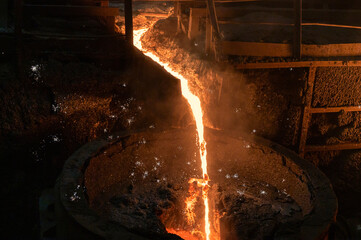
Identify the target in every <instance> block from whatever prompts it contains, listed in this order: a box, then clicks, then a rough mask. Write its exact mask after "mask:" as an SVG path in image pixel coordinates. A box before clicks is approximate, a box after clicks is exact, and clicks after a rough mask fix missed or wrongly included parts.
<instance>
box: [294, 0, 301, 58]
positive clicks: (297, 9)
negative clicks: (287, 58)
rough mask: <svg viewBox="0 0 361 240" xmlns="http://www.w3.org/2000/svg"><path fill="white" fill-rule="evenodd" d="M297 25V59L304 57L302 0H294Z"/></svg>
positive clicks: (295, 33)
mask: <svg viewBox="0 0 361 240" xmlns="http://www.w3.org/2000/svg"><path fill="white" fill-rule="evenodd" d="M294 11H295V13H294V14H295V25H294V40H293V55H294V57H295V58H297V59H301V57H302V0H294Z"/></svg>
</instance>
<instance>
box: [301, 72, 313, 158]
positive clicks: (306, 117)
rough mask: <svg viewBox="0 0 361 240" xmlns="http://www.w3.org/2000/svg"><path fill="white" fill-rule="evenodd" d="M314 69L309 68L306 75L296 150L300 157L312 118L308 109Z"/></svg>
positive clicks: (311, 94) (310, 101) (302, 155)
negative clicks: (298, 142)
mask: <svg viewBox="0 0 361 240" xmlns="http://www.w3.org/2000/svg"><path fill="white" fill-rule="evenodd" d="M316 69H317V68H316V67H310V71H309V73H308V79H307V90H306V97H305V107H304V109H303V116H302V127H301V136H300V145H299V148H298V153H299V154H300V156H301V157H304V156H305V146H306V142H307V133H308V127H309V126H308V125H309V123H310V120H311V116H312V113H311V112H310V109H311V105H312V96H313V85H314V82H315V77H316Z"/></svg>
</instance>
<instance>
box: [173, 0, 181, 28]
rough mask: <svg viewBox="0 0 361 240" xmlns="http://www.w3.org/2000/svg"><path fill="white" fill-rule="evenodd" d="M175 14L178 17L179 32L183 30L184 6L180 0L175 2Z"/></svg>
mask: <svg viewBox="0 0 361 240" xmlns="http://www.w3.org/2000/svg"><path fill="white" fill-rule="evenodd" d="M174 14H175V15H176V17H177V33H180V32H181V28H182V26H181V20H182V6H181V3H180V2H179V1H177V2H175V3H174Z"/></svg>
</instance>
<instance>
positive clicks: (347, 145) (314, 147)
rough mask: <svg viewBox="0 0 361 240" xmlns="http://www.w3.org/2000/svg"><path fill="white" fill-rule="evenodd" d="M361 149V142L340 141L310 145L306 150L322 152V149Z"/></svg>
mask: <svg viewBox="0 0 361 240" xmlns="http://www.w3.org/2000/svg"><path fill="white" fill-rule="evenodd" d="M352 149H361V143H340V144H332V145H308V146H306V147H305V152H321V151H337V150H352Z"/></svg>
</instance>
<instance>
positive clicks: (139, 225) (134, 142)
mask: <svg viewBox="0 0 361 240" xmlns="http://www.w3.org/2000/svg"><path fill="white" fill-rule="evenodd" d="M206 136H207V138H208V139H209V141H208V146H209V174H210V177H211V185H212V192H211V202H212V206H216V207H215V208H216V209H217V211H219V214H220V215H221V216H223V217H222V218H221V226H222V229H223V230H221V234H223V235H224V236H228V237H231V238H232V237H235V236H238V237H240V236H242V237H244V238H245V239H254V238H264V237H271V236H273V237H274V234H275V233H276V232H282V231H283V230H282V228H283V227H282V226H283V224H284V223H288V225H289V224H291V223H292V224H293V225H294V226H296V228H295V229H294V231H295V232H297V231H298V230H297V229H299V226H300V225H301V222H300V221H301V219H302V217H303V215H306V214H308V213H310V212H311V211H312V208H313V207H312V200H311V196H310V193H309V192H308V191H309V189H308V185H307V181H308V180H307V177H306V176H304V175H303V173H302V171H300V170H299V169H298V168H297V166H296V165H294V166H293V165H292V164H293V163H292V162H290V161H288V160H287V159H282V157H280V156H279V155H278V154H277V153H275V152H273V151H272V150H270V149H268V148H266V147H263V146H260V145H255V144H251V143H248V142H246V141H244V140H236V139H235V138H232V137H227V136H224V135H223V134H221V133H217V132H207V135H206ZM229 149H233V151H232V152H229ZM197 156H198V151H197V149H196V142H195V132H194V129H193V128H191V129H186V130H185V129H183V130H172V131H166V132H163V133H161V134H159V133H157V134H153V133H145V132H144V133H140V134H134V135H132V136H131V137H129V138H126V139H123V140H122V141H120V142H119V143H117V144H115V145H112V146H111V147H110V148H107V149H105V150H104V151H103V152H101V153H100V154H98V155H97V156H96V157H94V158H92V159H91V160H90V162H89V166H88V167H87V169H86V172H85V187H86V189H87V195H88V196H89V202H90V205H91V207H92V208H93V209H94V210H95V211H96V212H98V214H99V215H100V216H102V217H103V218H105V219H109V220H111V221H114V222H118V223H119V224H121V225H122V226H125V227H126V228H127V229H129V230H130V231H132V232H137V233H139V234H146V235H147V236H149V234H155V235H157V234H165V228H164V225H163V224H165V226H166V227H172V228H181V229H184V230H187V229H188V230H190V229H193V228H194V226H193V228H192V227H191V226H188V225H187V224H185V218H184V213H183V211H184V208H185V204H184V200H185V197H186V195H187V191H188V183H187V182H188V180H189V179H190V178H191V177H195V178H199V176H200V163H199V160H197V159H198V157H197ZM240 162H241V163H242V164H240ZM284 164H285V165H284ZM275 169H277V170H275ZM298 174H299V175H298ZM300 179H301V180H300ZM200 205H202V204H200ZM196 209H197V210H196V212H197V214H198V216H199V215H202V211H203V210H202V208H201V207H198V208H196ZM198 221H199V222H200V224H202V220H198ZM162 222H163V223H162ZM197 228H199V226H197V227H196V229H197Z"/></svg>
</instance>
